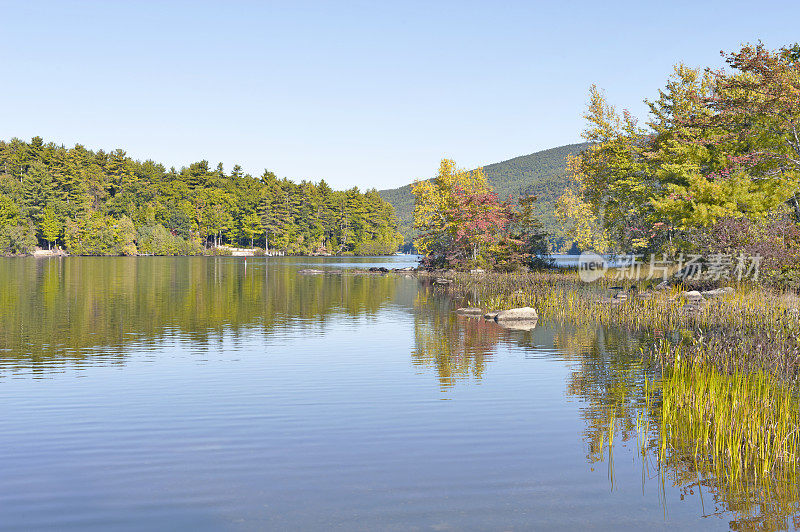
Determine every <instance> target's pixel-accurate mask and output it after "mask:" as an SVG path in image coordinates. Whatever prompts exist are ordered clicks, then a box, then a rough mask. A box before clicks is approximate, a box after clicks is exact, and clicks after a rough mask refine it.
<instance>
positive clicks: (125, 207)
mask: <svg viewBox="0 0 800 532" xmlns="http://www.w3.org/2000/svg"><path fill="white" fill-rule="evenodd" d="M400 243H402V237H401V236H400V234H399V233H398V232H397V218H396V216H395V213H394V209H393V207H392V206H391V205H390V204H388V203H386V202H385V201H383V200H382V199H381V197H380V196H379V195H378V193H377V191H376V190H374V189H373V190H367V191H366V192H361V191H359V189H358V188H357V187H354V188H351V189H348V190H344V191H335V190H333V189H331V187H330V186H329V185H328V184H327V183H326V182H325V181H324V180H323V181H320V182H318V183H312V182H309V181H303V182H301V183H295V182H293V181H290V180H289V179H286V178H282V179H279V178H278V177H277V176H276V175H275V174H274V173H272V172H270V171H268V170H265V171H264V173H263V175H261V176H260V177H259V178H256V177H253V176H251V175H249V174H246V173H244V172H243V171H242V168H241V167H240V166H238V165H236V166H234V167H233V168H232V170H231V171H230V172H229V173H228V172H226V171H225V170H224V169H223V166H222V164H221V163H220V164H218V165H217V166H216V167H213V168H212V167H211V166H209V163H208V161H200V162H195V163H192V164H190V165H188V166H185V167H183V168H181V169H180V170H176V169H175V168H170V169H167V168H166V167H165V166H164V165H162V164H159V163H156V162H154V161H151V160H148V161H144V162H141V161H137V160H134V159H132V158H131V157H129V156H128V155H127V154H126V153H125V151H123V150H119V149H118V150H114V151H109V152H106V151H103V150H99V151H96V152H95V151H92V150H88V149H86V148H85V147H83V146H81V145H80V144H78V145H76V146H75V147H74V148H71V149H69V148H66V147H64V146H60V145H57V144H55V143H52V142H49V143H45V142H44V141H43V140H42V138H40V137H34V138H33V139H31V141H30V142H25V141H22V140H20V139H17V138H14V139H11V140H10V141H8V142H5V141H0V253H5V254H17V253H29V252H31V251H32V250H33V249H34V247H35V246H37V245H41V246H42V247H51V246H53V245H64V246H65V248H66V250H67V251H68V252H69V253H71V254H75V255H131V254H136V253H146V254H155V255H186V254H196V253H201V252H203V251H204V250H206V249H208V248H209V247H212V246H220V245H222V244H228V245H231V246H250V247H252V246H254V245H256V244H258V245H261V246H264V247H266V248H267V249H268V250H270V251H278V252H282V253H286V254H312V253H321V254H322V253H331V254H355V255H374V254H385V253H392V252H394V251H396V250H397V248H398V246H399V245H400Z"/></svg>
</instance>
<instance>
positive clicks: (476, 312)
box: [456, 307, 483, 316]
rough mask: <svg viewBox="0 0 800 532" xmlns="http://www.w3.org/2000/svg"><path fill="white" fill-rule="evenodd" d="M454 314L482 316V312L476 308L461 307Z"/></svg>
mask: <svg viewBox="0 0 800 532" xmlns="http://www.w3.org/2000/svg"><path fill="white" fill-rule="evenodd" d="M456 314H462V315H464V316H480V315H481V314H483V310H481V309H479V308H477V307H461V308H459V309H456Z"/></svg>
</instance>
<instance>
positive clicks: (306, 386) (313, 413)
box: [0, 256, 799, 530]
mask: <svg viewBox="0 0 800 532" xmlns="http://www.w3.org/2000/svg"><path fill="white" fill-rule="evenodd" d="M414 264H415V260H414V257H409V256H393V257H385V258H374V257H371V258H350V259H347V258H342V257H332V258H304V257H299V258H293V257H275V258H247V259H246V260H245V259H243V258H238V257H237V258H234V257H185V258H184V257H181V258H167V257H164V258H161V257H140V258H127V257H121V258H100V257H96V258H95V257H86V258H79V257H70V258H65V259H38V260H37V259H0V349H1V350H0V404H2V415H0V529H3V530H31V529H52V530H142V529H146V530H165V529H166V530H179V529H195V530H220V529H221V530H265V529H266V530H297V529H302V530H330V529H341V530H527V529H566V530H575V529H663V530H676V529H677V530H682V529H685V530H696V529H700V528H702V529H721V530H725V529H729V528H748V527H751V526H752V527H760V528H761V529H780V528H797V527H798V524H799V523H798V518H797V515H798V513H797V512H798V507H797V504H796V501H778V500H769V499H763V498H762V500H761V502H760V503H755V504H743V503H742V499H741V497H739V496H738V495H737V493H734V492H732V491H731V490H730V489H729V488H728V487H726V486H724V485H722V484H721V483H718V482H716V481H715V480H714V479H713V478H709V477H708V476H705V477H704V476H703V475H702V474H698V472H697V471H695V470H694V469H693V466H692V464H691V463H685V462H682V461H680V460H677V459H676V460H673V461H670V462H667V463H665V464H662V465H660V466H659V465H656V464H655V463H654V462H653V461H652V460H648V459H647V457H646V456H645V457H642V456H641V454H640V453H639V451H638V444H637V441H636V439H635V437H632V436H631V434H634V433H635V430H633V427H632V426H631V423H634V424H635V422H636V418H635V417H632V416H634V415H633V414H631V413H630V412H632V411H633V410H631V409H632V408H634V407H635V405H636V402H637V400H638V399H639V398H637V397H636V396H635V394H633V393H630V390H633V389H634V388H635V387H634V386H633V383H635V382H641V380H642V379H644V377H646V376H648V375H650V373H651V372H652V369H650V368H649V367H648V365H647V364H644V363H643V362H642V361H641V359H640V358H639V357H638V356H637V355H636V353H637V347H636V346H637V345H638V343H637V342H638V341H639V339H637V338H635V337H632V336H630V335H629V334H626V333H625V332H624V331H617V330H613V329H604V328H597V327H589V326H586V325H584V324H582V323H581V322H580V321H579V320H576V321H575V322H574V323H541V322H540V323H539V324H538V326H537V327H536V328H535V329H533V330H532V331H513V330H506V329H502V328H500V327H499V326H497V325H496V324H495V323H493V322H491V323H490V322H485V321H483V320H476V319H470V318H464V317H460V316H456V315H455V313H454V312H453V309H454V304H456V302H453V301H451V300H449V299H448V298H447V297H446V296H445V295H444V294H441V293H439V292H437V291H436V290H434V289H433V287H431V286H427V285H425V284H424V283H421V282H420V281H418V280H417V279H416V278H415V277H414V276H404V275H399V274H387V275H359V274H354V273H352V271H348V270H352V269H353V268H354V267H356V266H359V267H367V266H387V267H390V268H391V267H404V266H409V265H414ZM308 268H318V269H324V270H331V271H332V272H338V274H326V275H303V274H298V271H299V270H302V269H308ZM609 405H615V407H614V409H613V411H614V412H616V414H614V415H615V416H617V418H618V419H617V421H616V423H617V425H616V426H617V427H618V429H617V430H618V431H619V433H618V434H617V437H616V439H615V441H614V445H613V451H612V452H609V449H608V446H607V445H604V444H603V441H604V440H603V439H604V438H607V432H608V431H607V426H608V412H609V411H611V410H610V407H609Z"/></svg>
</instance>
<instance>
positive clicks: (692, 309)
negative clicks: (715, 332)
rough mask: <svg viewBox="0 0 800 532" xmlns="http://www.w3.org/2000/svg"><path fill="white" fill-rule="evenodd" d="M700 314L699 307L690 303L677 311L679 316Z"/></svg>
mask: <svg viewBox="0 0 800 532" xmlns="http://www.w3.org/2000/svg"><path fill="white" fill-rule="evenodd" d="M699 312H700V306H699V305H692V304H691V303H687V304H685V305H684V306H682V307H681V308H679V309H678V313H679V314H680V315H681V316H691V315H694V314H697V313H699Z"/></svg>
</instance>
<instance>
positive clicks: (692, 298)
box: [681, 290, 706, 303]
mask: <svg viewBox="0 0 800 532" xmlns="http://www.w3.org/2000/svg"><path fill="white" fill-rule="evenodd" d="M681 295H682V296H683V297H685V298H686V301H688V302H689V303H702V302H703V301H705V300H706V299H705V298H704V297H703V294H701V293H700V292H698V291H697V290H691V291H689V292H683V293H682V294H681Z"/></svg>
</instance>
